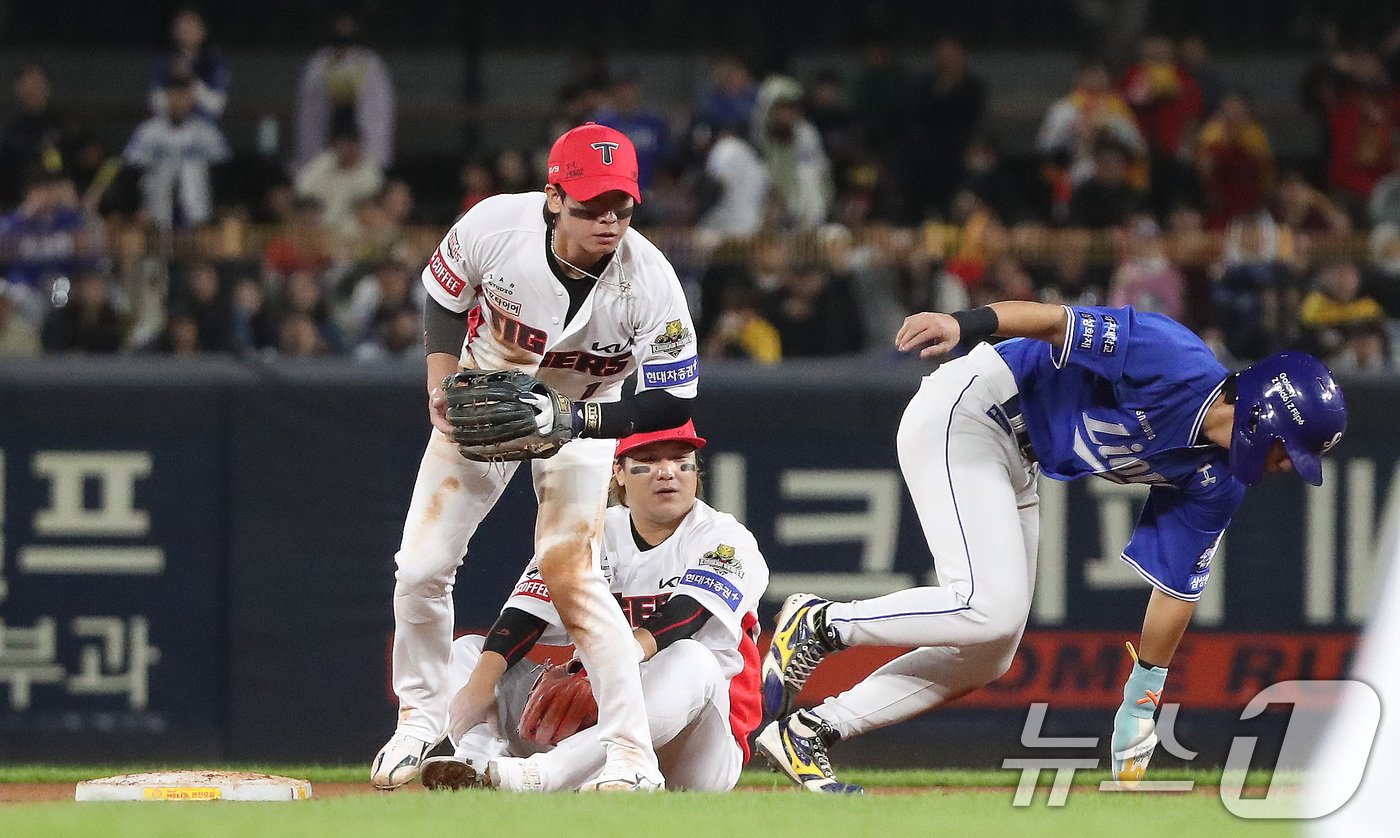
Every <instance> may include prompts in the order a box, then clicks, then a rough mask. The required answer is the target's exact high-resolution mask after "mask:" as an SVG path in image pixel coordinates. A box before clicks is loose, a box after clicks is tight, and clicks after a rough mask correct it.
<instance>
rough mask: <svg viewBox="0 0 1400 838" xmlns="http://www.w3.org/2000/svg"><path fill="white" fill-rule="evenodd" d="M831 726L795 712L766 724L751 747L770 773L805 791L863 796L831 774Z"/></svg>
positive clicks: (857, 789)
mask: <svg viewBox="0 0 1400 838" xmlns="http://www.w3.org/2000/svg"><path fill="white" fill-rule="evenodd" d="M837 738H838V737H837V734H836V731H834V730H832V729H831V725H829V724H827V723H826V722H824V721H822V720H821V719H820V718H818V717H817V716H814V715H812V714H811V713H807V712H804V711H801V710H799V711H798V712H796V713H794V714H793V715H791V716H788V717H787V718H785V719H779V720H777V721H775V722H771V723H769V725H768V726H767V727H765V728H764V729H763V732H762V733H760V734H759V735H758V740H757V742H756V743H755V745H756V746H757V748H758V751H759V752H760V753H762V754H763V756H764V758H765V759H767V760H768V764H769V765H770V766H772V768H773V770H774V771H777V772H778V773H780V774H784V775H786V776H787V778H788V779H789V780H792V781H793V782H794V783H796V784H798V785H799V786H802V787H803V788H804V789H806V790H808V791H814V792H818V793H820V794H864V793H865V789H863V788H861V787H860V786H858V785H855V784H854V783H843V782H841V781H840V780H838V779H836V775H835V774H834V773H832V771H831V760H830V758H828V757H827V755H826V749H827V746H829V745H830V744H831V743H832V742H835V741H836V739H837Z"/></svg>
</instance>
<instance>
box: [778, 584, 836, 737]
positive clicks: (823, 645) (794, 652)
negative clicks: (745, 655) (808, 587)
mask: <svg viewBox="0 0 1400 838" xmlns="http://www.w3.org/2000/svg"><path fill="white" fill-rule="evenodd" d="M828 604H829V603H828V602H827V600H824V599H822V598H821V597H818V596H815V595H813V594H793V595H792V596H790V597H788V598H787V600H786V601H784V602H783V610H782V611H780V612H778V629H777V631H775V632H774V633H773V643H772V645H770V646H769V647H768V654H767V656H765V657H764V659H763V713H764V716H765V717H766V718H769V719H777V718H782V717H784V716H787V715H788V714H790V713H791V712H792V705H793V702H795V701H796V700H797V694H798V693H800V692H802V686H803V685H804V684H806V683H807V679H808V678H810V677H812V671H813V670H814V669H816V668H817V664H819V663H821V660H822V658H824V657H826V655H827V653H828V652H834V651H836V649H837V648H839V647H838V645H837V642H836V636H835V633H834V632H832V631H831V630H830V629H829V628H827V626H826V619H825V616H826V606H827V605H828Z"/></svg>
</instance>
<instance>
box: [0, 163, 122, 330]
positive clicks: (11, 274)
mask: <svg viewBox="0 0 1400 838" xmlns="http://www.w3.org/2000/svg"><path fill="white" fill-rule="evenodd" d="M99 234H100V231H99V230H97V229H95V228H94V227H93V225H91V224H90V223H89V222H88V220H87V219H86V217H85V216H84V215H83V213H82V211H81V210H80V208H79V207H78V205H77V200H76V197H75V196H74V194H73V184H72V183H71V182H70V181H69V180H68V179H67V178H66V177H64V176H63V174H62V173H61V172H58V171H45V170H43V169H38V170H35V171H33V172H31V173H30V177H29V183H28V185H27V186H26V188H25V191H24V202H23V203H22V204H20V205H19V207H18V208H17V209H16V210H15V211H14V212H11V213H9V214H8V215H5V216H3V217H0V263H3V264H4V274H5V279H6V280H8V282H9V287H10V290H9V296H10V297H11V299H12V300H13V302H14V304H15V305H16V307H17V308H18V309H19V311H20V314H21V316H23V317H24V318H25V319H26V320H28V321H29V322H30V323H31V324H32V325H35V326H37V325H38V324H39V323H41V322H42V320H43V317H44V311H45V309H46V308H47V307H48V296H49V285H50V284H51V283H52V282H53V281H54V280H55V279H57V278H59V277H69V278H71V277H72V276H73V275H74V273H76V272H77V271H79V270H81V269H83V268H89V267H92V266H93V265H94V264H95V263H96V262H97V259H98V257H99V256H100V255H101V250H100V243H101V240H100V238H99Z"/></svg>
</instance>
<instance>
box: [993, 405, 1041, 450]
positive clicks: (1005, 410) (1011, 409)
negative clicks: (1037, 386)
mask: <svg viewBox="0 0 1400 838" xmlns="http://www.w3.org/2000/svg"><path fill="white" fill-rule="evenodd" d="M987 415H988V416H990V417H992V419H994V420H995V421H996V423H997V424H998V425H1000V426H1001V429H1002V430H1003V431H1006V432H1007V433H1008V434H1011V436H1012V437H1013V438H1014V439H1015V440H1016V447H1017V448H1019V449H1020V450H1021V456H1023V457H1025V458H1026V461H1027V462H1031V463H1034V462H1036V461H1037V460H1036V456H1035V449H1034V448H1032V447H1031V435H1030V432H1029V431H1027V430H1026V417H1025V416H1023V415H1022V414H1021V396H1020V394H1019V393H1018V394H1017V395H1014V396H1012V397H1011V398H1009V399H1007V400H1006V401H1004V402H1002V403H1001V404H994V405H992V406H991V407H989V408H987Z"/></svg>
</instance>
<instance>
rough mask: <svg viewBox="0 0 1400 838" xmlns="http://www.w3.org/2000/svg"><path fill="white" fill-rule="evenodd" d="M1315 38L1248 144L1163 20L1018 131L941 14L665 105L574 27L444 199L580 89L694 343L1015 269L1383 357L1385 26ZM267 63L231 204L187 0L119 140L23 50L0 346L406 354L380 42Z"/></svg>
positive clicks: (891, 321)
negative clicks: (996, 108) (532, 102)
mask: <svg viewBox="0 0 1400 838" xmlns="http://www.w3.org/2000/svg"><path fill="white" fill-rule="evenodd" d="M1324 41H1325V43H1324V45H1323V48H1322V49H1321V50H1320V51H1319V52H1318V54H1317V56H1316V58H1315V60H1314V61H1313V63H1312V65H1311V66H1310V67H1309V68H1308V70H1307V72H1306V74H1305V75H1304V76H1303V77H1302V78H1300V79H1299V80H1298V84H1299V89H1300V103H1301V105H1302V107H1303V109H1304V111H1305V112H1306V113H1307V114H1308V115H1309V116H1310V117H1311V118H1312V119H1313V120H1315V122H1316V125H1317V138H1318V139H1317V154H1316V158H1315V161H1311V160H1302V161H1280V160H1278V159H1276V157H1275V154H1274V152H1273V150H1272V147H1271V144H1270V139H1269V136H1268V133H1267V131H1266V130H1265V128H1264V125H1263V124H1262V123H1261V121H1260V120H1259V119H1258V118H1256V116H1255V115H1254V114H1253V113H1252V111H1251V101H1250V98H1249V96H1248V95H1247V94H1246V93H1245V92H1244V91H1243V90H1241V89H1240V87H1239V86H1238V85H1237V84H1236V81H1235V80H1234V79H1231V78H1228V77H1226V76H1225V75H1224V74H1223V73H1222V71H1221V70H1220V69H1219V68H1218V67H1217V66H1216V64H1215V63H1214V62H1213V61H1212V59H1211V56H1210V54H1209V52H1208V50H1207V48H1206V45H1205V43H1204V41H1203V40H1202V39H1201V38H1199V37H1195V36H1191V37H1186V38H1181V39H1172V38H1168V37H1165V36H1162V35H1148V36H1147V37H1144V38H1142V39H1141V42H1140V45H1139V50H1138V57H1137V59H1136V60H1135V61H1133V62H1132V63H1130V64H1129V65H1128V66H1126V67H1113V66H1110V65H1109V64H1107V63H1105V62H1103V61H1100V60H1095V59H1091V60H1087V61H1085V62H1084V63H1083V64H1082V66H1081V68H1080V69H1079V71H1078V74H1077V77H1076V79H1075V82H1074V84H1073V87H1072V89H1069V90H1066V91H1065V92H1064V95H1063V97H1062V98H1060V99H1058V100H1056V101H1053V102H1046V103H1045V114H1044V118H1043V120H1042V122H1041V125H1040V128H1039V131H1038V133H1037V135H1036V136H1035V138H1034V149H1035V155H1034V157H1033V159H1030V160H1026V159H1017V160H1011V159H1007V158H1006V157H1005V156H1004V154H1003V151H1002V147H1001V143H1000V142H999V140H998V138H997V137H996V136H994V135H992V134H991V133H989V132H988V130H987V122H988V120H987V112H988V106H989V102H988V92H987V86H986V84H985V83H984V81H983V80H982V79H980V78H979V77H978V75H977V74H976V73H975V72H973V71H972V70H971V69H970V61H969V55H968V50H967V49H966V47H965V46H964V45H963V43H962V42H960V41H959V40H958V39H956V38H953V37H945V38H942V39H940V40H938V41H937V42H936V43H935V44H933V45H932V47H931V55H930V58H931V60H930V62H929V64H930V67H931V70H930V71H929V72H927V73H916V72H913V71H911V70H909V69H907V68H906V67H905V66H904V65H903V64H902V62H901V60H900V56H899V54H898V53H897V52H896V51H894V50H892V49H891V48H890V46H889V45H888V44H887V43H884V42H882V41H880V40H877V39H871V40H869V41H868V42H867V43H865V44H863V45H862V46H861V47H860V48H859V53H858V56H859V63H858V67H857V69H856V70H855V71H854V73H849V74H845V75H843V74H842V73H840V72H837V71H835V70H823V71H819V72H816V73H815V74H813V75H812V76H811V77H809V78H802V79H799V78H795V77H793V76H790V75H786V74H783V73H772V74H768V75H764V76H759V75H757V74H755V72H754V71H753V70H752V69H751V68H750V67H749V66H748V65H747V64H746V63H745V62H744V61H743V60H741V59H740V58H738V57H736V56H732V55H719V56H716V57H714V58H713V60H712V61H711V62H710V70H709V75H708V77H707V78H704V79H697V92H696V95H695V98H694V101H693V102H691V103H690V105H689V107H688V108H686V109H685V111H684V113H681V112H678V111H677V110H675V109H673V108H660V107H657V106H655V105H654V104H652V103H650V102H648V101H647V99H646V97H645V86H644V84H643V79H642V78H641V77H640V75H638V73H637V72H635V71H627V70H623V71H620V72H618V71H615V70H616V68H611V67H609V65H608V62H607V61H606V60H605V58H603V57H602V56H598V55H585V56H581V57H580V58H579V60H578V61H576V62H575V68H574V73H573V77H572V78H571V79H570V81H569V82H568V83H567V84H566V85H564V86H563V87H562V88H561V89H560V90H559V93H558V97H557V104H556V107H555V110H554V113H553V114H551V115H550V116H549V118H547V119H544V120H541V125H540V130H539V135H538V136H539V142H538V143H537V144H536V145H535V146H533V147H525V148H502V149H497V150H494V151H493V152H492V153H491V154H489V155H486V156H482V157H479V158H473V159H469V160H466V161H465V162H464V165H463V166H462V168H461V172H460V189H461V202H460V205H459V206H457V207H454V208H452V209H455V210H456V211H458V212H460V211H465V210H466V209H469V208H470V207H471V206H472V205H474V204H475V203H477V202H479V201H481V200H483V199H484V198H486V197H488V196H490V195H493V194H496V193H500V192H513V191H524V190H529V189H536V188H539V185H540V183H541V182H542V177H541V176H540V173H542V171H543V164H542V155H543V153H544V152H545V151H546V150H547V144H548V142H549V140H550V139H551V138H552V137H554V136H555V135H557V134H558V133H560V132H562V131H563V130H565V129H567V128H568V127H571V126H572V125H575V124H578V123H580V122H584V121H587V120H594V121H598V122H602V123H605V124H608V125H611V126H613V127H616V128H618V129H620V130H622V131H624V132H625V133H627V134H628V135H629V136H630V137H631V138H632V140H633V141H634V143H635V144H636V145H637V149H638V153H639V162H640V170H641V171H640V178H641V181H642V186H643V189H644V195H645V197H646V200H645V202H644V204H643V205H642V206H641V207H640V209H639V212H638V215H637V219H636V224H637V226H638V227H639V228H641V229H642V230H644V231H645V232H647V234H648V235H650V236H652V237H653V238H654V239H655V240H657V241H658V243H659V244H660V245H661V246H662V248H663V249H664V250H665V251H666V252H667V253H668V254H669V255H670V256H671V258H672V260H673V262H675V263H676V265H677V268H678V270H680V271H681V273H682V280H683V282H684V283H685V284H686V286H687V290H688V292H690V293H691V294H692V302H693V304H694V306H695V308H696V322H697V328H698V330H699V332H700V337H701V340H702V351H703V353H704V354H705V355H707V356H709V357H724V358H746V359H750V360H752V361H754V362H758V363H775V362H778V361H780V360H781V359H783V358H792V357H808V356H832V355H844V354H853V353H861V352H871V353H888V352H891V351H892V350H891V348H890V346H889V343H890V336H891V335H893V334H894V332H895V331H896V329H897V327H898V324H899V322H900V321H901V320H902V319H903V317H904V316H905V315H906V314H908V313H910V312H912V311H916V310H922V309H927V308H937V309H942V310H953V309H958V308H966V307H969V306H974V305H979V304H982V303H985V302H988V301H992V300H1006V299H1039V300H1046V301H1057V300H1063V301H1067V302H1079V303H1089V304H1108V305H1125V304H1131V305H1134V306H1137V307H1138V308H1142V309H1150V310H1154V311H1160V312H1163V313H1165V314H1168V315H1171V316H1172V317H1175V318H1177V319H1179V320H1181V321H1182V322H1184V323H1186V324H1188V325H1190V326H1191V327H1192V328H1194V329H1196V330H1197V331H1198V332H1200V333H1201V334H1202V335H1203V336H1205V337H1206V338H1207V340H1208V342H1209V343H1210V344H1211V345H1212V347H1213V348H1215V349H1216V351H1217V352H1218V353H1219V354H1220V355H1221V357H1222V359H1223V360H1225V361H1226V362H1227V363H1233V362H1236V361H1248V360H1251V359H1256V358H1259V357H1262V356H1263V355H1265V354H1267V353H1269V352H1271V351H1273V350H1275V349H1278V348H1280V347H1283V346H1302V347H1306V348H1308V349H1310V350H1312V351H1314V352H1315V353H1317V354H1319V355H1321V356H1323V357H1325V358H1326V359H1327V360H1328V361H1329V362H1330V363H1331V364H1332V365H1334V367H1336V368H1339V369H1345V370H1353V369H1356V370H1373V369H1383V368H1388V367H1391V366H1392V364H1393V363H1394V362H1393V360H1392V359H1393V355H1394V353H1393V349H1392V347H1393V344H1394V343H1395V340H1394V338H1395V337H1397V336H1400V326H1398V325H1397V324H1400V170H1398V169H1397V164H1398V163H1400V150H1397V147H1396V145H1397V142H1396V141H1397V131H1400V85H1397V84H1396V82H1395V81H1394V80H1397V79H1400V28H1397V29H1396V30H1395V31H1394V32H1390V33H1381V38H1380V39H1379V40H1376V41H1374V42H1357V43H1342V42H1341V41H1340V40H1338V39H1336V38H1335V37H1334V38H1330V39H1328V38H1324ZM296 89H297V93H296V106H295V114H294V116H293V119H292V120H291V123H292V125H293V128H294V132H295V137H294V140H293V142H292V143H291V144H290V147H289V149H288V151H287V154H285V155H284V156H283V157H284V163H283V165H284V167H285V168H284V170H283V174H284V176H282V177H278V178H273V179H271V180H270V181H269V183H268V184H267V185H266V188H265V189H261V190H260V194H259V195H258V196H257V198H256V199H255V200H252V201H244V202H242V203H239V202H236V201H231V200H229V199H227V198H225V197H224V196H222V195H221V194H220V190H219V183H220V179H219V177H218V176H217V175H218V172H219V171H220V170H221V167H224V166H227V165H228V161H229V160H230V158H231V157H232V156H234V150H233V149H231V148H230V144H229V143H228V141H227V140H226V139H225V137H224V135H223V133H222V130H221V125H220V123H221V119H222V117H223V115H224V112H225V110H226V107H227V105H228V102H229V98H230V96H236V95H237V87H236V85H235V84H232V83H231V79H230V73H229V70H228V66H227V63H226V61H225V59H224V57H223V56H222V55H221V53H220V51H219V50H218V49H217V48H216V47H214V46H213V45H212V44H211V41H210V37H209V33H208V32H207V29H206V26H205V24H204V21H203V19H202V18H201V17H200V15H199V14H198V13H197V12H193V11H188V10H187V11H181V12H179V13H177V14H176V15H175V16H174V19H173V21H172V24H171V38H170V46H169V49H168V51H166V52H164V53H162V54H160V55H158V56H155V57H154V58H153V60H152V65H151V73H150V82H149V86H148V89H147V90H146V91H144V95H145V97H146V101H147V102H148V105H149V109H150V116H149V118H148V119H146V120H145V121H144V122H141V123H140V124H139V125H136V126H133V128H132V132H131V135H130V139H129V141H128V142H127V144H126V146H125V147H124V148H123V149H121V150H120V151H119V152H118V151H115V150H109V149H106V148H104V147H103V145H102V144H101V143H100V142H99V141H98V140H97V139H95V137H94V134H93V132H92V131H90V130H84V127H83V126H82V125H78V124H74V123H72V122H70V121H69V120H68V119H67V118H66V117H65V116H64V112H63V110H62V109H61V107H60V102H61V91H55V90H53V89H52V86H51V84H50V79H49V77H48V73H47V72H46V69H45V67H44V66H43V65H42V64H41V63H34V62H31V63H26V64H24V65H23V66H22V67H21V68H20V69H19V71H18V72H17V73H16V75H15V77H14V79H13V101H12V102H11V103H10V104H9V106H8V108H7V109H6V110H5V111H4V112H3V113H0V266H2V267H0V271H3V281H0V356H22V355H37V354H40V353H45V352H52V353H57V352H91V353H108V352H150V353H169V354H191V353H200V352H224V353H240V354H249V353H251V354H256V355H259V356H262V355H268V356H291V357H301V356H318V355H330V354H342V355H346V356H350V357H354V358H356V359H384V358H396V357H402V358H415V359H416V358H418V357H420V356H421V352H422V350H421V347H420V325H419V306H420V305H421V301H422V288H421V287H420V283H419V281H418V271H419V270H420V268H421V266H422V265H423V264H424V262H425V261H426V257H427V255H428V254H430V253H431V249H432V247H434V246H435V245H436V243H437V241H438V238H439V236H440V235H441V233H442V231H443V230H444V229H445V228H446V226H447V225H448V224H449V223H450V222H451V220H452V218H451V216H450V214H448V213H440V212H431V211H428V210H425V209H423V208H421V207H417V206H415V194H414V184H412V183H410V182H409V181H407V180H405V179H404V178H403V177H400V176H398V173H397V172H396V169H395V155H394V142H393V141H394V131H395V90H394V83H393V80H392V74H391V68H390V67H389V66H388V65H387V63H386V62H385V60H384V59H383V58H382V57H381V56H380V55H378V54H377V53H376V52H375V51H374V50H373V49H372V48H371V47H370V46H368V45H367V44H366V43H365V42H364V39H363V37H362V35H361V32H360V30H359V27H358V26H357V24H356V22H355V20H354V19H353V18H352V17H349V16H341V17H339V18H337V19H336V20H335V22H334V25H333V26H332V28H331V37H330V40H329V42H328V43H327V44H326V45H325V46H324V47H323V48H321V49H319V50H317V51H316V52H315V53H314V54H313V55H312V56H311V57H310V58H309V59H308V60H307V61H306V63H305V66H304V69H303V71H302V74H301V77H300V79H299V80H298V83H297V88H296ZM133 95H134V96H135V95H139V93H137V92H133ZM271 131H272V133H273V134H274V135H275V133H276V126H275V125H273V126H271ZM259 133H260V137H259V143H260V144H264V142H265V141H267V142H270V144H271V145H272V146H275V145H276V139H275V136H274V137H272V138H271V139H270V140H268V138H266V137H264V136H261V134H262V133H263V132H259ZM1314 162H1315V163H1316V165H1312V164H1313V163H1314ZM240 191H241V192H246V190H240Z"/></svg>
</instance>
